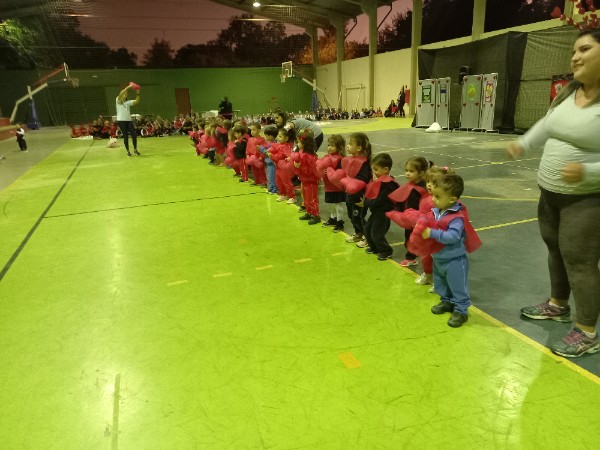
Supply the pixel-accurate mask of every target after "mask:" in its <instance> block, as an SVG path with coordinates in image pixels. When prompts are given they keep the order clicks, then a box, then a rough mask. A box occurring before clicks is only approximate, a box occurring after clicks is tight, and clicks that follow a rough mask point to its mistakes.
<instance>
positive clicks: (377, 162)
mask: <svg viewBox="0 0 600 450" xmlns="http://www.w3.org/2000/svg"><path fill="white" fill-rule="evenodd" d="M392 164H393V162H392V157H391V156H390V155H389V154H387V153H378V154H377V155H375V156H374V157H373V159H372V160H371V165H372V166H378V167H381V168H383V167H387V168H388V169H390V170H392Z"/></svg>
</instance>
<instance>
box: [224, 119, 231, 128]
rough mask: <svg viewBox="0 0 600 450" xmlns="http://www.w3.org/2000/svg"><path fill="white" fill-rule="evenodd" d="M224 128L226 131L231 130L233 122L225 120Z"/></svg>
mask: <svg viewBox="0 0 600 450" xmlns="http://www.w3.org/2000/svg"><path fill="white" fill-rule="evenodd" d="M223 128H225V129H226V130H230V129H231V120H229V119H225V120H224V121H223Z"/></svg>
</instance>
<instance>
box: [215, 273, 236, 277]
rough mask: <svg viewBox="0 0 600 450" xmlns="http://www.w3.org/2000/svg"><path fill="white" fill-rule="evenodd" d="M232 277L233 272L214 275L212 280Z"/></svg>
mask: <svg viewBox="0 0 600 450" xmlns="http://www.w3.org/2000/svg"><path fill="white" fill-rule="evenodd" d="M231 275H233V272H226V273H215V274H214V275H213V278H222V277H229V276H231Z"/></svg>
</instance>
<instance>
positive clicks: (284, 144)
mask: <svg viewBox="0 0 600 450" xmlns="http://www.w3.org/2000/svg"><path fill="white" fill-rule="evenodd" d="M295 139H296V132H295V131H294V129H293V128H289V129H286V128H280V129H279V131H278V132H277V145H273V146H272V147H271V150H269V151H268V152H267V156H268V157H269V158H271V160H272V161H273V162H274V163H275V166H276V169H275V183H276V184H277V190H278V191H279V197H277V201H278V202H287V203H290V204H294V203H296V190H295V189H294V183H292V178H293V177H294V165H293V164H292V163H291V162H290V156H291V154H292V146H293V145H294V140H295Z"/></svg>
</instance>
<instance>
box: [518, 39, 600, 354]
mask: <svg viewBox="0 0 600 450" xmlns="http://www.w3.org/2000/svg"><path fill="white" fill-rule="evenodd" d="M571 68H572V70H573V77H574V80H573V81H572V82H571V83H569V84H568V85H567V86H566V87H565V88H563V89H562V91H561V92H560V94H559V95H558V96H557V97H556V99H555V100H554V102H553V103H552V105H551V107H550V110H549V111H548V113H547V114H546V116H545V117H544V118H543V119H541V120H540V121H539V122H537V123H536V124H535V125H534V126H533V127H532V128H531V129H530V130H529V131H528V132H527V133H526V134H525V135H524V136H522V137H521V138H520V139H519V140H518V141H516V142H513V143H511V144H510V145H509V147H508V149H507V152H508V155H509V157H510V158H512V159H516V158H519V157H520V156H521V155H523V154H524V153H525V152H526V151H528V150H531V149H534V148H543V154H542V159H541V162H540V167H539V171H538V184H539V187H540V191H541V194H540V201H539V204H538V220H539V227H540V233H541V235H542V238H543V239H544V242H545V243H546V246H547V247H548V268H549V271H550V287H551V290H550V292H551V294H550V298H548V299H547V300H546V301H545V302H544V303H540V304H538V305H533V306H527V307H525V308H522V309H521V314H523V315H524V316H526V317H529V318H531V319H551V320H555V321H558V322H570V321H571V310H570V307H569V305H568V302H569V296H570V295H571V292H572V293H573V299H574V301H575V308H576V310H577V315H576V323H575V327H574V328H573V329H572V330H571V332H570V333H569V334H568V335H567V336H565V337H564V338H563V339H562V340H561V341H559V342H557V343H555V344H553V345H551V346H550V349H551V350H552V351H553V352H554V353H556V354H558V355H561V356H565V357H570V358H574V357H578V356H581V355H583V354H585V353H596V352H597V351H599V350H600V339H598V333H597V332H596V323H597V321H598V316H599V315H600V269H599V267H598V263H599V262H600V232H599V231H598V227H600V139H599V138H598V136H599V135H598V133H599V131H598V130H600V30H597V29H596V30H585V31H583V32H582V33H581V34H580V35H579V37H578V39H577V41H576V42H575V45H574V53H573V57H572V58H571Z"/></svg>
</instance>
